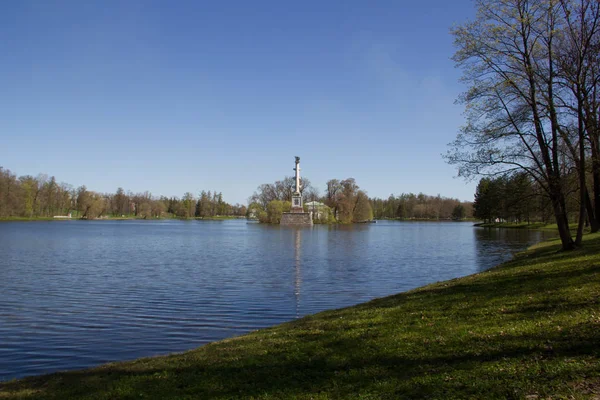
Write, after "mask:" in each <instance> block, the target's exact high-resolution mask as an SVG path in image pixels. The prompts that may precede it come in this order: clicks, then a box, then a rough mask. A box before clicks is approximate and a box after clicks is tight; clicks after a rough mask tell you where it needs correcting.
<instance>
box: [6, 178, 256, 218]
mask: <svg viewBox="0 0 600 400" xmlns="http://www.w3.org/2000/svg"><path fill="white" fill-rule="evenodd" d="M69 213H72V214H74V216H76V217H79V218H84V219H94V218H102V217H135V218H146V219H147V218H194V217H198V218H211V217H215V216H245V215H246V206H244V205H240V204H235V205H231V204H229V203H227V202H225V201H224V200H223V195H222V193H217V192H216V191H212V192H211V191H204V190H203V191H201V192H200V193H199V195H198V196H194V194H192V193H191V192H186V193H185V194H184V195H183V197H182V198H178V197H166V196H160V197H156V196H152V194H151V193H150V192H147V191H146V192H143V193H132V192H130V191H127V192H126V191H125V190H124V189H123V188H118V189H117V190H116V192H115V193H98V192H94V191H91V190H88V189H87V187H86V186H80V187H78V188H74V187H73V186H71V185H69V184H66V183H58V182H57V181H56V178H55V177H54V176H52V177H50V178H49V177H48V176H47V175H45V174H40V175H38V176H36V177H33V176H30V175H24V176H20V177H17V175H16V174H14V173H12V172H11V171H10V170H8V169H4V168H2V167H0V218H8V217H23V218H37V217H53V216H56V215H67V214H69Z"/></svg>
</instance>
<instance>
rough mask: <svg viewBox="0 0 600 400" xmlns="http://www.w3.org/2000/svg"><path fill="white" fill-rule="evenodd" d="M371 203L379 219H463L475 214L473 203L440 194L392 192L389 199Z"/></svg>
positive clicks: (374, 200) (376, 199) (376, 200)
mask: <svg viewBox="0 0 600 400" xmlns="http://www.w3.org/2000/svg"><path fill="white" fill-rule="evenodd" d="M371 203H372V204H373V213H374V215H375V218H377V219H438V220H461V219H465V218H471V217H472V216H473V203H471V202H468V201H460V200H458V199H453V198H448V197H442V196H440V195H439V194H438V195H437V196H428V195H426V194H423V193H419V194H414V193H402V194H401V195H398V196H395V195H393V194H391V195H390V196H389V197H388V198H387V199H379V198H373V199H371Z"/></svg>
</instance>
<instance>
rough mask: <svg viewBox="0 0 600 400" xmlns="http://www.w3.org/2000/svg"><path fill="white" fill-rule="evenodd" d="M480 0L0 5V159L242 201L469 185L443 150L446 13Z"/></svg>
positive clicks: (454, 92) (465, 195) (446, 190)
mask: <svg viewBox="0 0 600 400" xmlns="http://www.w3.org/2000/svg"><path fill="white" fill-rule="evenodd" d="M473 14H474V10H473V5H472V3H471V1H470V0H453V1H447V0H431V1H421V2H414V1H410V2H409V1H400V0H395V1H368V2H367V1H303V2H291V1H290V2H288V1H260V0H257V1H253V2H250V1H235V2H234V1H218V2H208V1H189V2H186V1H176V2H168V1H149V0H148V1H146V0H142V1H135V0H127V1H110V0H107V1H80V0H74V1H25V0H22V1H15V2H2V3H1V4H0V37H1V38H2V39H1V40H0V54H2V58H1V59H2V62H1V63H0V88H1V92H0V165H1V166H3V167H5V168H9V169H11V170H12V171H14V172H15V173H17V174H19V175H24V174H32V175H35V174H37V173H40V172H43V173H47V174H49V175H54V176H56V177H57V179H58V180H59V181H64V182H67V183H70V184H72V185H74V186H78V185H81V184H85V185H87V187H88V188H89V189H91V190H96V191H100V192H114V191H115V190H116V188H117V187H119V186H121V187H124V188H125V189H129V190H132V191H134V192H137V191H143V190H149V191H151V192H152V193H153V194H154V195H161V194H162V195H167V196H171V195H176V196H182V195H183V193H184V192H186V191H191V192H194V193H198V192H199V191H200V190H202V189H206V190H209V189H210V190H215V189H216V190H218V191H222V192H223V195H224V197H225V200H227V201H229V202H232V203H235V202H240V203H243V202H245V201H246V199H247V197H248V196H250V195H251V194H252V192H253V191H254V190H255V189H256V187H257V186H258V185H259V184H261V183H267V182H273V181H275V180H277V179H281V178H282V177H283V176H285V175H291V174H292V173H293V171H292V168H293V164H294V156H296V155H298V156H300V157H301V159H302V168H303V174H305V175H306V176H307V177H308V178H309V179H310V180H311V181H312V182H313V184H314V185H316V186H317V187H318V188H319V189H320V190H321V191H322V192H323V190H324V186H325V182H326V181H327V180H328V179H331V178H342V179H343V178H347V177H354V178H355V179H356V181H357V183H358V185H359V186H360V187H361V188H363V189H365V190H366V191H367V192H368V193H369V195H370V196H378V197H387V196H388V195H389V194H390V193H396V194H399V193H401V192H415V193H418V192H423V193H426V194H431V195H436V194H438V193H439V194H441V195H443V196H449V197H457V198H460V199H462V200H472V198H473V192H474V187H475V184H474V183H465V182H464V181H463V180H460V179H456V178H454V176H455V175H456V172H455V170H454V168H453V167H451V166H449V165H447V164H445V163H444V161H443V160H442V158H441V156H440V154H441V153H445V152H446V144H447V143H449V142H450V141H452V140H453V139H454V137H455V135H456V132H457V131H458V129H459V127H460V125H461V124H462V123H463V116H462V112H463V109H462V107H461V106H457V105H455V104H454V100H455V99H456V97H457V96H458V95H459V93H460V92H461V91H462V90H464V88H463V87H462V85H461V84H459V83H458V79H459V77H460V71H459V70H457V69H455V68H454V64H453V62H452V61H451V60H450V57H451V56H452V54H453V51H454V48H453V46H452V37H451V36H450V34H449V33H448V31H449V28H450V27H451V26H452V25H453V24H456V23H461V22H463V21H465V20H466V19H468V18H471V17H472V16H473Z"/></svg>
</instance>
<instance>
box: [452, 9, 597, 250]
mask: <svg viewBox="0 0 600 400" xmlns="http://www.w3.org/2000/svg"><path fill="white" fill-rule="evenodd" d="M475 4H476V7H477V14H476V17H475V19H474V20H472V21H469V22H466V23H464V24H462V25H459V26H457V27H456V28H455V29H453V32H452V33H453V35H454V39H455V45H456V47H457V51H456V53H455V55H454V60H455V61H456V63H457V66H458V67H459V68H461V69H462V72H463V76H462V80H463V82H464V83H465V84H466V85H467V86H468V90H467V91H466V92H465V93H463V94H462V95H461V97H460V98H459V101H460V102H461V103H462V104H464V105H465V110H466V116H467V118H466V124H465V126H464V127H463V128H462V129H461V131H460V133H459V134H458V135H457V138H456V140H455V141H454V142H453V143H451V148H450V150H449V151H448V153H447V155H446V158H447V161H448V162H450V163H451V164H454V165H456V166H457V167H458V172H459V176H464V177H467V178H471V177H474V176H477V175H479V176H481V175H483V176H487V177H489V178H491V179H492V178H497V177H499V176H503V175H506V176H511V175H512V174H514V173H517V172H520V173H524V174H526V175H527V176H528V178H529V179H530V180H531V181H532V182H535V189H536V190H538V191H539V193H540V194H543V196H545V197H546V199H547V200H548V204H549V207H550V209H551V211H552V215H553V219H554V220H555V222H556V224H557V226H558V231H559V235H560V239H561V243H562V248H563V249H564V250H568V249H573V248H575V247H576V246H578V245H580V244H581V242H582V235H583V228H584V226H585V224H586V220H587V222H588V223H589V224H590V225H591V230H592V231H594V232H595V231H598V229H599V228H600V219H599V218H600V115H599V114H600V3H599V2H598V1H597V0H503V1H496V0H476V1H475ZM484 184H486V183H485V182H484ZM571 198H574V199H576V201H575V202H573V201H570V199H571ZM573 212H575V213H576V214H577V218H576V220H577V231H576V234H575V238H573V237H572V235H571V232H570V229H569V218H570V215H572V213H573Z"/></svg>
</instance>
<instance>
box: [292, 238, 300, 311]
mask: <svg viewBox="0 0 600 400" xmlns="http://www.w3.org/2000/svg"><path fill="white" fill-rule="evenodd" d="M301 245H302V229H295V231H294V260H295V261H296V264H295V269H294V298H295V299H296V318H300V317H301V315H300V286H301V284H302V270H301V268H300V259H301V256H302V252H301Z"/></svg>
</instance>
